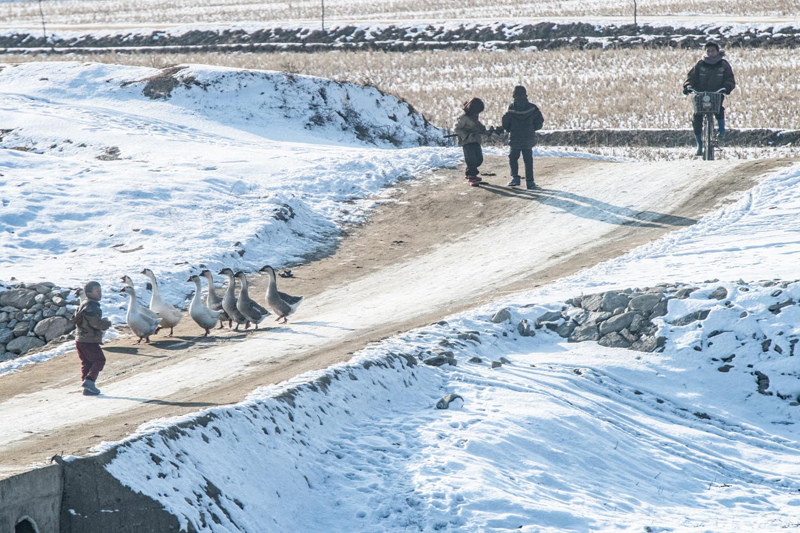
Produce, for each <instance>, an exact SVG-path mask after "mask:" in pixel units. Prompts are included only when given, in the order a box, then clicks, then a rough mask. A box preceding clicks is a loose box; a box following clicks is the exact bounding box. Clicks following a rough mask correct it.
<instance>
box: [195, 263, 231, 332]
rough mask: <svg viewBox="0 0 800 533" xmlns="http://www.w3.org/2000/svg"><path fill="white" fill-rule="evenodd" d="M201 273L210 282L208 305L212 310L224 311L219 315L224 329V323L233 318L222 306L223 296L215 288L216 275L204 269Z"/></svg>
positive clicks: (220, 325)
mask: <svg viewBox="0 0 800 533" xmlns="http://www.w3.org/2000/svg"><path fill="white" fill-rule="evenodd" d="M200 275H201V276H203V277H204V278H206V281H207V282H208V294H207V295H206V307H208V308H209V309H211V310H212V311H222V312H221V313H220V315H219V327H220V329H222V327H223V324H224V323H225V322H230V321H231V319H230V317H229V316H228V313H226V312H225V310H224V309H223V308H222V298H220V297H219V295H218V294H217V291H216V289H215V288H214V276H213V275H212V274H211V271H210V270H203V271H202V272H200Z"/></svg>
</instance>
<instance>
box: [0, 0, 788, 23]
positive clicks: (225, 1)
mask: <svg viewBox="0 0 800 533" xmlns="http://www.w3.org/2000/svg"><path fill="white" fill-rule="evenodd" d="M44 6H45V14H46V17H47V19H48V22H49V23H50V24H101V25H103V24H144V25H152V24H165V23H181V24H193V23H212V22H231V21H255V22H260V23H264V22H265V21H266V22H267V23H270V22H273V21H289V20H318V19H319V18H320V2H319V0H299V1H298V0H176V1H172V2H164V1H163V0H93V1H89V0H83V1H80V0H73V1H61V2H53V1H50V2H45V3H44ZM632 9H633V3H632V2H631V1H630V0H540V1H533V0H458V1H454V0H428V1H427V2H425V3H424V4H420V3H419V2H418V1H415V0H382V1H381V0H326V2H325V15H326V18H327V19H328V20H330V21H334V20H337V19H338V20H350V21H358V20H383V21H385V20H395V19H406V20H434V19H439V20H452V19H497V18H531V17H579V18H582V17H587V16H622V17H629V16H632ZM638 10H639V15H640V16H667V15H676V14H683V13H691V14H706V15H720V14H726V15H734V16H740V17H752V16H772V17H775V16H794V15H796V14H797V2H796V0H648V1H646V2H639V8H638ZM0 21H10V22H13V23H14V24H17V25H23V24H24V25H37V24H38V22H39V11H38V5H37V2H35V1H30V0H29V1H27V2H25V1H23V2H2V3H0Z"/></svg>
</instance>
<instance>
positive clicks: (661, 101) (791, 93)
mask: <svg viewBox="0 0 800 533" xmlns="http://www.w3.org/2000/svg"><path fill="white" fill-rule="evenodd" d="M701 55H702V54H701V53H700V52H699V51H698V50H689V49H671V48H662V49H647V50H643V49H628V50H625V49H620V50H584V51H577V50H553V51H542V52H533V51H509V52H502V53H500V52H488V51H482V52H476V51H465V52H462V51H437V52H415V53H391V54H389V53H385V52H318V53H313V54H309V53H282V54H245V53H219V52H216V53H192V54H163V55H152V54H106V55H101V56H96V55H91V56H88V55H83V56H81V55H78V56H76V57H75V59H76V60H87V61H102V62H109V63H123V64H132V65H152V64H153V63H155V64H157V65H171V64H175V63H184V62H189V63H204V64H205V63H208V64H217V65H221V66H225V67H235V68H246V69H251V68H268V69H275V70H282V71H290V72H296V73H298V74H304V75H311V76H321V77H326V78H332V79H337V80H342V81H349V82H353V83H358V84H369V85H373V86H375V87H379V88H381V89H382V90H384V91H386V92H388V93H390V94H394V95H398V96H400V97H402V98H404V99H405V100H407V101H408V102H410V103H411V104H413V105H414V107H415V108H416V109H417V110H418V111H420V112H421V113H422V114H424V115H425V116H426V117H427V118H428V119H429V120H430V121H431V122H432V123H433V124H435V125H437V126H439V127H443V128H450V127H452V125H453V123H454V122H455V119H456V118H457V116H458V114H459V109H460V106H461V104H462V103H463V102H464V101H466V100H467V99H469V98H471V97H473V96H479V97H480V98H482V99H483V100H484V101H485V102H486V104H487V108H486V111H485V112H484V113H483V114H482V115H481V116H482V120H483V121H484V122H485V123H487V124H499V122H500V118H501V116H502V114H503V113H504V112H505V110H506V108H507V107H508V104H509V103H510V99H511V90H512V88H513V87H514V86H515V85H517V84H522V85H525V86H527V88H528V91H529V93H530V95H531V101H533V102H535V103H536V104H537V105H539V107H540V108H541V109H542V113H543V114H544V118H545V125H544V128H545V129H546V130H558V129H593V128H606V129H608V128H620V129H639V128H655V129H661V128H665V129H685V128H689V127H690V126H691V125H690V121H691V110H690V101H689V99H688V98H687V97H685V96H683V95H682V94H681V87H682V83H683V80H684V79H685V77H686V74H687V72H688V71H689V69H690V68H691V67H692V66H693V65H694V64H695V63H696V62H697V61H698V60H699V59H700V57H701ZM50 59H51V58H48V57H41V56H32V55H31V56H14V57H13V58H8V59H7V60H8V61H49V60H50ZM728 59H729V60H730V62H731V64H732V65H733V68H734V71H735V74H736V77H737V80H738V83H739V86H738V88H737V89H736V90H735V91H734V92H733V94H732V95H731V96H730V97H728V98H727V100H726V102H725V107H726V117H727V124H728V128H780V129H789V130H800V96H798V95H800V78H799V77H798V76H796V75H795V73H796V72H797V71H798V70H800V57H798V55H797V54H793V53H791V52H789V51H787V50H785V49H777V48H749V49H733V50H728ZM732 150H733V149H732ZM795 150H796V147H795ZM734 155H735V156H736V157H747V156H749V155H750V154H747V153H745V152H740V153H736V154H734ZM759 155H760V156H761V157H767V156H768V154H764V153H761V154H759ZM666 157H668V155H666Z"/></svg>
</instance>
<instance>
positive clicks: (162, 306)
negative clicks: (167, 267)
mask: <svg viewBox="0 0 800 533" xmlns="http://www.w3.org/2000/svg"><path fill="white" fill-rule="evenodd" d="M142 274H144V275H145V276H147V277H148V278H150V281H152V282H153V295H152V296H151V297H150V310H151V311H155V312H156V313H158V316H159V317H160V318H161V323H159V325H158V329H161V328H169V336H170V337H172V329H173V328H174V327H175V326H177V325H178V323H179V322H180V321H181V318H183V314H181V312H180V310H179V309H178V308H176V307H174V306H172V305H170V304H168V303H167V302H165V301H164V300H162V299H161V293H159V292H158V283H157V282H156V276H155V274H153V271H152V270H150V269H149V268H145V269H144V270H142ZM156 331H158V330H156Z"/></svg>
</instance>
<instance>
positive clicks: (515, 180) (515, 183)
mask: <svg viewBox="0 0 800 533" xmlns="http://www.w3.org/2000/svg"><path fill="white" fill-rule="evenodd" d="M519 179H520V178H519V176H511V181H509V182H508V186H509V187H519Z"/></svg>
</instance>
